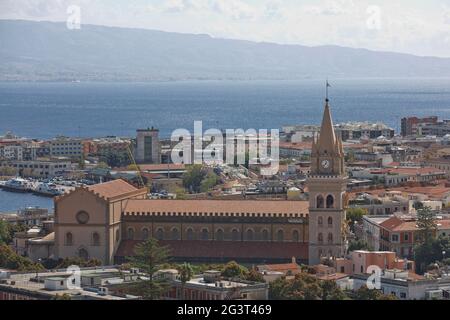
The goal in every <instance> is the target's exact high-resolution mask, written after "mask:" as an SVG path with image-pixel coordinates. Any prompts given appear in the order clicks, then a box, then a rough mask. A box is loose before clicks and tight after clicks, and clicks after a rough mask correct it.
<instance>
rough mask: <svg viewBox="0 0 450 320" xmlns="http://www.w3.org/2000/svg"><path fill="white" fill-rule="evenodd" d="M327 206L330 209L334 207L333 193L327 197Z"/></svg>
mask: <svg viewBox="0 0 450 320" xmlns="http://www.w3.org/2000/svg"><path fill="white" fill-rule="evenodd" d="M327 208H328V209H331V208H334V197H333V196H332V195H329V196H328V197H327Z"/></svg>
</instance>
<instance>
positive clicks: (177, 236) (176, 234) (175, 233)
mask: <svg viewBox="0 0 450 320" xmlns="http://www.w3.org/2000/svg"><path fill="white" fill-rule="evenodd" d="M171 238H172V240H180V231H179V230H178V229H177V228H173V229H172V236H171Z"/></svg>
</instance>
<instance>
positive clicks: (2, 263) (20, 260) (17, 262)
mask: <svg viewBox="0 0 450 320" xmlns="http://www.w3.org/2000/svg"><path fill="white" fill-rule="evenodd" d="M0 268H5V269H11V270H17V271H26V272H35V271H42V270H44V267H43V266H42V265H41V264H40V263H34V262H33V261H31V260H30V259H28V258H25V257H22V256H20V255H18V254H17V253H16V252H14V250H13V249H12V248H11V247H10V246H8V245H5V244H3V245H0Z"/></svg>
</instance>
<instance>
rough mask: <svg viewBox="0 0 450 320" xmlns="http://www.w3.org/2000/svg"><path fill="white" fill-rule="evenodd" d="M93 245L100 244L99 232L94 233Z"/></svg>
mask: <svg viewBox="0 0 450 320" xmlns="http://www.w3.org/2000/svg"><path fill="white" fill-rule="evenodd" d="M92 245H93V246H94V247H98V246H100V235H99V234H98V233H97V232H94V233H93V234H92Z"/></svg>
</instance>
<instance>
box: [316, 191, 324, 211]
mask: <svg viewBox="0 0 450 320" xmlns="http://www.w3.org/2000/svg"><path fill="white" fill-rule="evenodd" d="M316 204H317V208H323V207H324V200H323V196H322V195H321V194H319V195H318V196H317V198H316Z"/></svg>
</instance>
